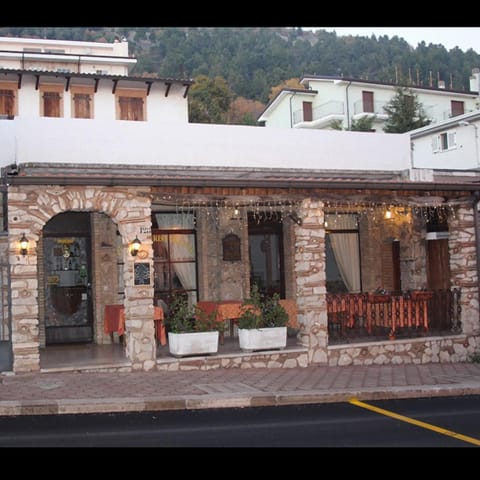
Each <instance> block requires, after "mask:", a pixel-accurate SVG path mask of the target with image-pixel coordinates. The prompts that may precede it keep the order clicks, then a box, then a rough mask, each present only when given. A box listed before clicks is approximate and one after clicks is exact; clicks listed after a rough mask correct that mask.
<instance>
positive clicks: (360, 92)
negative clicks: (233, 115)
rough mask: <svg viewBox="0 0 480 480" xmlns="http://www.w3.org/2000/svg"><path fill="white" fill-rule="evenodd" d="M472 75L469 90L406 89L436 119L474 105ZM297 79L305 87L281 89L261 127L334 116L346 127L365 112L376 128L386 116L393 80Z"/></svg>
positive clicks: (317, 122)
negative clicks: (372, 118)
mask: <svg viewBox="0 0 480 480" xmlns="http://www.w3.org/2000/svg"><path fill="white" fill-rule="evenodd" d="M475 75H476V76H475ZM472 79H473V80H472ZM472 79H471V86H470V88H472V87H473V88H474V90H473V91H469V92H460V91H455V90H449V89H446V88H445V85H444V83H441V84H440V85H438V86H437V88H433V87H432V88H430V87H417V86H412V87H411V90H412V92H413V93H414V94H416V95H417V98H418V101H419V102H420V103H421V104H422V106H423V109H424V112H425V114H426V116H427V117H428V118H429V119H431V121H432V123H437V122H440V121H443V120H445V119H448V118H450V117H454V116H457V115H462V114H464V113H467V112H471V111H472V110H475V109H476V108H478V74H475V73H474V74H473V77H472ZM300 83H301V84H302V85H303V86H304V88H305V90H302V89H283V90H281V91H280V92H279V93H278V94H277V95H276V96H275V98H273V99H272V100H271V102H270V103H269V104H268V105H267V106H266V108H265V110H264V111H263V113H262V114H261V115H260V117H259V118H258V122H260V123H263V124H264V125H265V126H266V127H280V128H312V129H328V128H329V127H330V123H331V122H332V121H334V120H335V121H339V122H341V123H342V125H343V128H345V129H347V130H348V129H349V128H350V127H351V125H352V122H353V121H354V120H359V119H361V118H363V117H365V116H367V117H374V119H375V120H374V124H373V129H374V130H375V131H379V132H382V131H383V130H382V129H383V124H384V122H385V120H386V118H387V115H386V113H385V111H384V109H383V107H384V106H385V105H387V103H388V102H389V101H390V100H391V99H392V97H393V96H394V95H395V93H396V92H395V89H396V85H392V84H386V83H382V82H375V81H371V80H359V79H353V78H345V77H333V76H304V77H303V78H302V79H301V81H300Z"/></svg>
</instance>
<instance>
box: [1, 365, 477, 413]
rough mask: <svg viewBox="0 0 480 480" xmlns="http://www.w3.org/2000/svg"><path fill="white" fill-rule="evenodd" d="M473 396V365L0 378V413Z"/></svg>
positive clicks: (225, 370) (52, 375) (474, 368)
mask: <svg viewBox="0 0 480 480" xmlns="http://www.w3.org/2000/svg"><path fill="white" fill-rule="evenodd" d="M470 394H480V364H478V363H443V364H439V363H435V364H428V365H385V366H368V367H364V366H349V367H326V366H313V367H307V368H292V369H285V368H283V369H282V368H252V369H240V368H239V369H216V370H208V371H201V370H190V371H179V372H164V371H152V372H129V373H120V372H118V373H104V372H84V373H78V372H61V373H35V374H17V375H12V374H3V375H0V415H38V414H68V413H100V412H102V413H106V412H129V411H155V410H178V409H199V408H223V407H250V406H274V405H291V404H311V403H323V402H338V401H347V400H349V399H350V398H351V397H357V398H358V399H360V400H374V399H377V400H378V399H389V398H412V397H434V396H446V395H470Z"/></svg>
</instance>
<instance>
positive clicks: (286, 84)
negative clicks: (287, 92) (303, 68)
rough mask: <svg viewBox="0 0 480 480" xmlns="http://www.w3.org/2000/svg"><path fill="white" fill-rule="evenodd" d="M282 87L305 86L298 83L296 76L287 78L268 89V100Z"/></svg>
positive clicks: (301, 87)
mask: <svg viewBox="0 0 480 480" xmlns="http://www.w3.org/2000/svg"><path fill="white" fill-rule="evenodd" d="M284 88H297V89H302V90H305V87H304V86H303V85H302V84H301V83H300V80H299V79H298V78H289V79H288V80H285V81H284V82H282V83H280V84H279V85H275V86H274V87H272V88H271V89H270V95H269V96H268V101H270V100H272V99H273V98H274V97H275V96H276V95H277V94H278V92H280V90H282V89H284Z"/></svg>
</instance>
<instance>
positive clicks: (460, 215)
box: [449, 204, 480, 335]
mask: <svg viewBox="0 0 480 480" xmlns="http://www.w3.org/2000/svg"><path fill="white" fill-rule="evenodd" d="M449 232H450V234H449V250H450V273H451V278H452V287H456V288H460V289H461V299H460V304H461V307H462V314H461V322H462V332H463V333H465V334H467V335H478V334H479V333H480V325H479V305H478V302H479V300H478V296H479V287H478V269H477V253H478V252H477V250H476V238H477V235H478V234H479V232H475V224H474V217H473V208H472V204H462V205H460V206H459V207H458V208H457V209H455V214H454V215H452V216H451V218H450V219H449Z"/></svg>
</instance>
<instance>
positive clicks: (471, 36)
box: [302, 27, 480, 53]
mask: <svg viewBox="0 0 480 480" xmlns="http://www.w3.org/2000/svg"><path fill="white" fill-rule="evenodd" d="M317 28H318V29H321V30H327V31H329V32H331V31H333V30H335V32H336V33H337V36H341V35H354V36H355V35H359V36H362V37H365V36H366V37H370V36H371V35H372V34H375V36H376V37H377V38H378V37H379V36H382V35H387V36H388V37H389V38H392V37H394V36H395V35H397V36H398V37H400V38H404V39H405V40H406V41H407V42H408V43H409V44H410V45H411V46H412V47H414V48H415V47H416V46H417V45H418V43H420V42H421V41H422V40H423V41H425V43H426V44H427V45H429V44H430V43H433V44H441V45H443V46H444V47H445V48H446V49H447V50H451V49H452V48H455V47H456V46H458V47H459V48H460V49H461V50H463V51H464V52H466V51H467V50H468V49H470V48H472V49H473V50H474V51H475V52H477V53H480V27H302V30H316V29H317Z"/></svg>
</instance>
